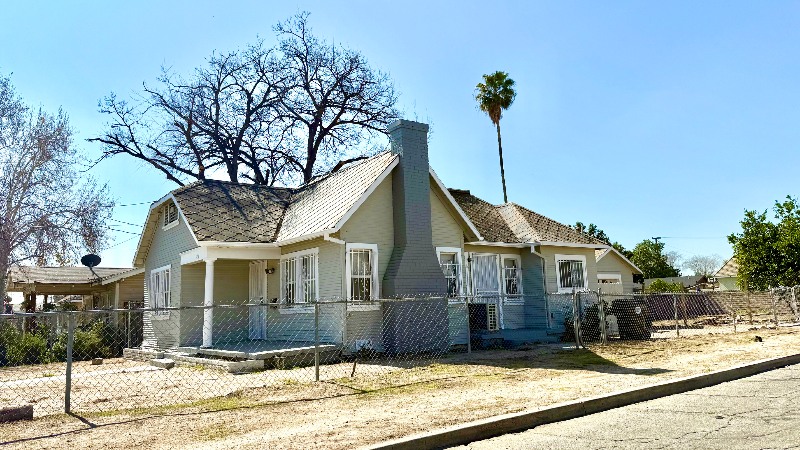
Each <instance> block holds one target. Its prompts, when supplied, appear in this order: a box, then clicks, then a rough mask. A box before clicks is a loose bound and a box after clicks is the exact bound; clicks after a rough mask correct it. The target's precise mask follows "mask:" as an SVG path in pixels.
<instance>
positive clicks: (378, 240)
mask: <svg viewBox="0 0 800 450" xmlns="http://www.w3.org/2000/svg"><path fill="white" fill-rule="evenodd" d="M339 239H342V240H343V241H346V242H349V243H358V244H377V245H378V280H379V281H383V276H384V274H386V268H387V267H389V259H390V258H391V256H392V250H394V209H393V206H392V175H391V174H389V176H387V177H386V178H385V179H384V180H383V181H382V182H381V184H379V185H378V187H377V188H375V190H374V191H373V192H372V194H371V195H370V196H369V197H368V198H367V200H366V201H365V202H364V203H363V204H362V205H361V206H360V207H359V208H358V209H357V210H356V212H355V213H354V214H353V215H352V216H351V217H350V219H348V220H347V222H345V224H344V225H343V226H342V229H341V231H340V232H339ZM342 247H344V246H342ZM341 261H342V264H341V265H340V266H339V267H341V271H340V272H339V273H338V274H336V275H338V277H339V279H340V280H342V279H343V278H344V276H345V273H344V267H345V266H344V249H342V260H341ZM331 276H334V274H333V273H331ZM345 287H346V286H345ZM341 295H343V296H344V295H347V292H346V290H345V292H343V293H342V294H341Z"/></svg>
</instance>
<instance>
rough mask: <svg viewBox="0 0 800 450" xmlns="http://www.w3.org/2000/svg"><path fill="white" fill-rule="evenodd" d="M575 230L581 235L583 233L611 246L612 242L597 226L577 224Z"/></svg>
mask: <svg viewBox="0 0 800 450" xmlns="http://www.w3.org/2000/svg"><path fill="white" fill-rule="evenodd" d="M572 228H575V230H577V231H578V232H579V233H583V234H586V235H589V236H591V237H593V238H595V239H597V240H598V241H600V242H603V243H604V244H607V245H611V240H610V239H609V238H608V235H606V233H605V231H603V230H601V229H600V228H599V227H598V226H597V225H595V224H593V223H590V224H589V226H588V227H587V226H586V225H584V224H583V222H575V225H574V226H573V227H572Z"/></svg>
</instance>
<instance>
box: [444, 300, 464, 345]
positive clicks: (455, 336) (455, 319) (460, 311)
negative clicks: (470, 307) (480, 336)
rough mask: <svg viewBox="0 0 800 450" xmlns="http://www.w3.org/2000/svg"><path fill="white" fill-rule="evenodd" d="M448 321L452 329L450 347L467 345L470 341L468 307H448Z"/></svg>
mask: <svg viewBox="0 0 800 450" xmlns="http://www.w3.org/2000/svg"><path fill="white" fill-rule="evenodd" d="M447 319H448V321H449V329H450V345H466V343H467V341H468V340H469V321H468V320H467V306H466V305H465V304H463V303H460V304H452V305H448V307H447Z"/></svg>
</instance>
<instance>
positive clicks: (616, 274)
mask: <svg viewBox="0 0 800 450" xmlns="http://www.w3.org/2000/svg"><path fill="white" fill-rule="evenodd" d="M594 254H595V258H596V261H597V282H598V283H599V284H600V289H601V290H602V291H603V292H605V293H608V294H631V293H633V291H634V281H633V278H634V275H641V274H642V271H641V270H640V269H639V268H638V267H636V264H634V263H632V262H631V261H630V260H628V258H626V257H625V256H624V255H623V254H622V253H620V252H619V251H617V249H615V248H614V247H609V248H604V249H599V250H595V252H594ZM639 287H641V285H639Z"/></svg>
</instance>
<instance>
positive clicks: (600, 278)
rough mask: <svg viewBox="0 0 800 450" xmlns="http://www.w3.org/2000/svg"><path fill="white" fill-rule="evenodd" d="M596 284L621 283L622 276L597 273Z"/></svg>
mask: <svg viewBox="0 0 800 450" xmlns="http://www.w3.org/2000/svg"><path fill="white" fill-rule="evenodd" d="M597 282H598V283H600V284H619V283H622V275H620V274H618V273H598V274H597Z"/></svg>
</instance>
